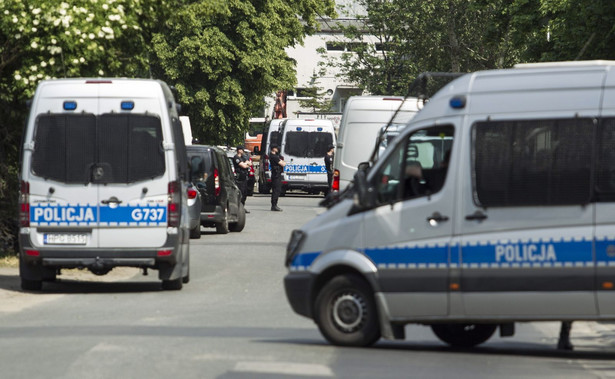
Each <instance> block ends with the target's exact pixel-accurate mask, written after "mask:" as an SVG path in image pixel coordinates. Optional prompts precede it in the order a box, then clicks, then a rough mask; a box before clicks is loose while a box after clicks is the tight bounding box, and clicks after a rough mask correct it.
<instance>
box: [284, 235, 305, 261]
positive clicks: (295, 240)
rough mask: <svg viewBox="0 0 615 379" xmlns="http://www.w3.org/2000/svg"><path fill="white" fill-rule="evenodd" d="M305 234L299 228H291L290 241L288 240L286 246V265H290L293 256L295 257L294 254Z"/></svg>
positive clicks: (297, 250) (301, 243) (299, 247)
mask: <svg viewBox="0 0 615 379" xmlns="http://www.w3.org/2000/svg"><path fill="white" fill-rule="evenodd" d="M305 236H306V234H305V232H303V231H301V230H293V231H292V233H291V234H290V241H288V245H287V246H286V262H285V265H286V267H288V266H290V264H291V262H292V261H293V258H295V255H297V253H298V252H299V250H300V249H301V245H303V241H304V240H305Z"/></svg>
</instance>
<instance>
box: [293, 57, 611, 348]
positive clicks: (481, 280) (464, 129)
mask: <svg viewBox="0 0 615 379" xmlns="http://www.w3.org/2000/svg"><path fill="white" fill-rule="evenodd" d="M438 140H440V143H438V142H436V141H438ZM614 146H615V62H613V61H589V62H558V63H538V64H523V65H517V66H515V68H514V69H507V70H493V71H482V72H476V73H471V74H467V75H464V76H462V77H461V78H459V79H456V80H455V81H453V82H451V83H449V84H448V85H447V86H445V87H444V88H443V89H441V90H440V91H439V92H438V93H437V94H436V95H435V96H434V97H432V98H431V99H430V100H429V102H428V103H427V104H426V105H425V107H424V108H423V109H422V110H421V111H420V112H419V113H417V115H416V116H415V117H414V118H413V119H412V120H411V121H410V123H409V124H408V126H407V127H406V128H405V129H404V130H403V131H402V132H401V134H400V135H399V136H398V137H397V138H396V139H395V140H394V141H393V144H392V145H391V146H389V148H388V149H387V150H386V152H385V153H384V155H383V156H382V157H381V158H380V159H379V160H378V161H377V162H376V164H375V165H374V166H373V167H372V168H371V169H369V170H367V169H366V170H359V171H358V172H357V174H356V175H355V187H354V191H355V192H354V194H353V196H352V197H348V198H344V199H342V201H340V202H339V203H337V204H336V205H335V206H333V207H332V208H330V209H329V210H328V211H327V212H325V213H323V214H321V215H319V216H318V217H316V218H315V219H313V220H312V221H310V222H308V223H307V224H306V225H304V226H303V227H302V228H301V229H299V230H295V231H293V233H292V236H291V239H290V242H289V244H288V247H287V257H286V265H287V266H288V268H289V273H288V274H287V276H286V277H285V289H286V294H287V297H288V300H289V302H290V304H291V305H292V307H293V309H294V310H295V312H297V313H299V314H301V315H304V316H307V317H310V318H313V319H314V320H315V322H316V323H317V324H318V327H319V329H320V331H321V332H322V334H323V335H324V336H325V338H326V339H327V340H329V341H330V342H331V343H334V344H339V345H351V346H365V345H370V344H372V343H374V342H376V341H377V340H378V339H379V338H380V337H381V336H382V337H384V338H389V339H392V338H397V339H402V338H404V328H403V327H404V325H405V324H408V323H419V324H425V325H430V326H431V328H432V329H433V331H434V332H435V334H436V335H437V337H439V338H440V339H441V340H443V341H444V342H446V343H448V344H451V345H453V346H474V345H478V344H480V343H483V342H485V341H487V340H488V339H489V338H490V337H491V336H492V335H493V333H494V332H495V331H496V330H497V329H498V328H499V329H500V335H501V336H510V335H513V334H514V323H515V322H529V321H573V320H611V321H612V320H615V232H614V230H615V149H613V147H614Z"/></svg>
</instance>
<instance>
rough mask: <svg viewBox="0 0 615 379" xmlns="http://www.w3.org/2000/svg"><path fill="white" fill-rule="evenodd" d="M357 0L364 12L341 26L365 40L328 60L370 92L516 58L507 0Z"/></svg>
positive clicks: (396, 90)
mask: <svg viewBox="0 0 615 379" xmlns="http://www.w3.org/2000/svg"><path fill="white" fill-rule="evenodd" d="M359 2H360V3H361V4H362V5H363V6H364V7H365V9H366V10H367V15H366V16H358V20H359V22H358V23H357V24H354V25H350V26H348V25H346V26H344V25H340V28H341V30H342V31H343V32H344V35H345V36H346V37H347V38H348V39H349V40H361V39H362V40H363V41H364V42H365V43H362V44H352V45H349V49H348V50H349V51H348V52H347V53H345V54H343V55H342V58H341V60H340V61H338V62H330V64H333V65H338V66H339V67H340V68H341V69H342V72H343V75H344V76H345V77H347V78H348V79H349V80H351V81H353V82H355V83H358V84H359V85H360V86H361V87H363V88H365V89H367V90H368V91H369V92H371V93H374V94H399V95H404V94H406V92H407V89H408V85H409V83H411V82H412V80H413V79H414V78H415V77H416V76H417V75H418V74H419V73H421V72H424V71H452V72H467V71H475V70H480V69H487V68H496V67H507V66H510V65H511V64H512V63H514V62H515V61H516V59H517V57H518V49H517V48H516V47H515V46H514V45H513V44H512V35H513V34H514V32H515V30H514V29H513V27H514V24H513V23H512V15H511V13H510V8H511V5H510V1H506V0H495V1H491V0H477V1H472V2H470V1H466V0H447V1H440V0H421V1H417V0H389V1H383V0H359ZM367 35H372V36H374V37H375V39H376V43H372V42H371V41H368V38H367V37H366V36H367Z"/></svg>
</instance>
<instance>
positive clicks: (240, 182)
mask: <svg viewBox="0 0 615 379" xmlns="http://www.w3.org/2000/svg"><path fill="white" fill-rule="evenodd" d="M244 153H245V150H244V147H243V146H237V154H236V155H235V156H234V157H233V166H235V177H236V179H237V187H239V190H240V191H241V204H243V205H244V210H245V212H246V213H250V212H249V211H248V210H247V209H245V205H246V198H247V197H248V170H249V169H250V166H251V165H252V162H250V161H249V160H248V159H247V158H246V157H245V156H244Z"/></svg>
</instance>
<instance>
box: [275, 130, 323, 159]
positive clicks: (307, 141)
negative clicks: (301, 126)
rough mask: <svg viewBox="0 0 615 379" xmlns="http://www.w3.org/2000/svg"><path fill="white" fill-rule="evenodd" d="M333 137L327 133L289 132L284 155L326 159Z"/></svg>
mask: <svg viewBox="0 0 615 379" xmlns="http://www.w3.org/2000/svg"><path fill="white" fill-rule="evenodd" d="M331 144H333V135H332V134H331V133H325V132H287V133H286V143H285V146H284V154H288V155H292V156H293V157H308V158H312V157H324V156H325V154H326V153H327V146H329V145H331Z"/></svg>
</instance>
